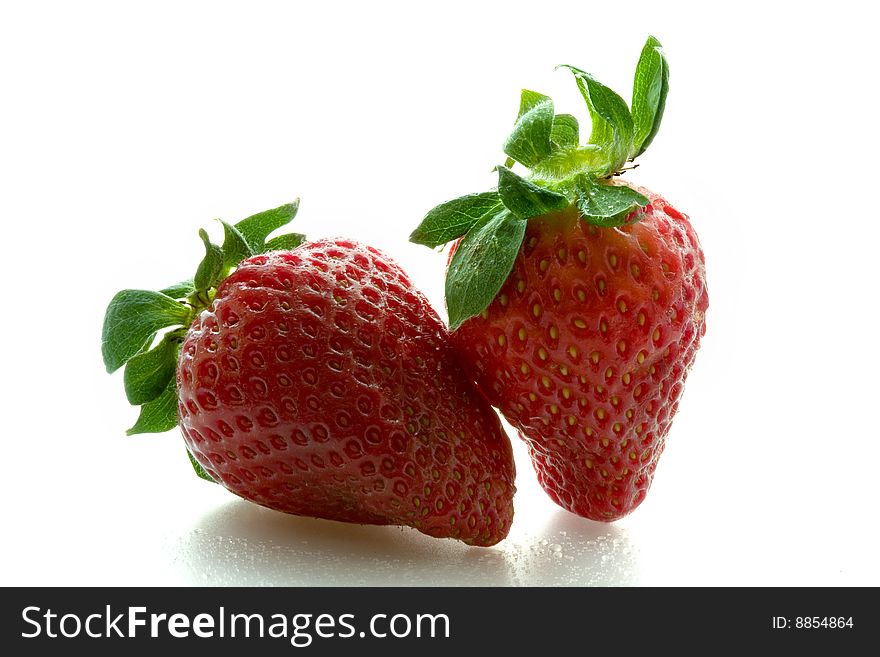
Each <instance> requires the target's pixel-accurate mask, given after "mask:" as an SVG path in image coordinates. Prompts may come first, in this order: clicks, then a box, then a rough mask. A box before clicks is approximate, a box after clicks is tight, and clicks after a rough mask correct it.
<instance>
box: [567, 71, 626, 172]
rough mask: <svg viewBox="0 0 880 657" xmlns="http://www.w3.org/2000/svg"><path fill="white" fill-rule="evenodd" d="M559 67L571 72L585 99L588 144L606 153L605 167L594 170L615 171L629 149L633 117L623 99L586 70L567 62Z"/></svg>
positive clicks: (624, 160) (623, 160)
mask: <svg viewBox="0 0 880 657" xmlns="http://www.w3.org/2000/svg"><path fill="white" fill-rule="evenodd" d="M561 68H567V69H568V70H570V71H571V72H572V74H574V78H575V80H576V82H577V85H578V88H579V89H580V90H581V95H583V97H584V100H585V101H586V102H587V107H588V108H589V110H590V118H591V119H592V120H593V130H592V132H591V133H590V143H591V144H596V145H597V146H599V147H601V148H602V150H604V151H605V153H606V154H607V158H608V160H607V166H606V170H604V171H600V172H597V173H599V174H601V175H604V174H608V173H612V172H614V171H617V170H618V169H619V168H620V167H621V166H623V163H624V162H626V158H627V157H628V156H629V153H630V151H631V149H632V140H633V119H632V115H631V114H630V113H629V107H627V105H626V101H624V100H623V98H621V97H620V96H618V95H617V94H616V93H614V92H613V91H612V90H611V89H609V88H608V87H606V86H605V85H604V84H601V83H600V82H598V81H597V80H596V79H595V78H594V77H593V76H592V75H590V74H589V73H587V72H586V71H582V70H581V69H579V68H575V67H574V66H568V65H563V66H562V67H561Z"/></svg>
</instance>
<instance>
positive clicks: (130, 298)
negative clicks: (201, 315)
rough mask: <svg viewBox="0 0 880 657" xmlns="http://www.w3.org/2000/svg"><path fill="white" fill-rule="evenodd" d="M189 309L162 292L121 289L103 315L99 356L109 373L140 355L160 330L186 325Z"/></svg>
mask: <svg viewBox="0 0 880 657" xmlns="http://www.w3.org/2000/svg"><path fill="white" fill-rule="evenodd" d="M189 319H190V311H189V308H187V307H186V306H184V305H183V304H182V303H180V302H178V301H175V300H174V299H172V298H171V297H169V296H167V295H165V294H162V293H161V292H150V291H148V290H122V292H119V293H118V294H117V295H116V296H114V297H113V299H112V300H111V301H110V305H109V306H107V313H106V314H105V315H104V329H103V331H102V334H101V353H102V354H103V356H104V366H105V367H106V368H107V371H108V372H115V371H116V370H118V369H119V368H120V367H122V366H123V365H124V364H125V362H126V361H127V360H129V359H130V358H131V357H132V356H134V355H135V354H138V353H140V352H141V350H142V349H143V348H144V347H146V346H147V345H148V344H149V343H150V342H152V340H153V336H155V335H156V332H157V331H158V330H159V329H162V328H165V327H166V326H175V325H185V324H188V323H189Z"/></svg>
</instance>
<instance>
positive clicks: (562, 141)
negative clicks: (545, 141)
mask: <svg viewBox="0 0 880 657" xmlns="http://www.w3.org/2000/svg"><path fill="white" fill-rule="evenodd" d="M580 139H581V137H580V127H579V126H578V120H577V119H576V118H574V117H573V116H572V115H571V114H557V115H556V116H555V117H554V118H553V129H552V130H551V131H550V141H552V142H553V145H554V146H556V148H557V149H563V148H571V147H574V146H577V145H578V142H580Z"/></svg>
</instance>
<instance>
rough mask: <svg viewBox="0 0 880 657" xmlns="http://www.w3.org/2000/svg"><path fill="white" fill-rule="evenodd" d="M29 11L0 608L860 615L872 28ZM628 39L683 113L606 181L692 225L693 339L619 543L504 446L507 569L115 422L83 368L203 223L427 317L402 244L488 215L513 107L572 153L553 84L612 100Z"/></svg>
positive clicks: (10, 111)
mask: <svg viewBox="0 0 880 657" xmlns="http://www.w3.org/2000/svg"><path fill="white" fill-rule="evenodd" d="M49 4H51V5H52V8H51V10H44V9H42V8H41V7H42V5H41V6H37V5H20V6H17V7H10V6H7V5H4V7H3V8H2V9H0V61H4V62H7V64H8V63H9V62H14V65H12V66H9V65H7V66H4V70H3V71H2V73H0V75H2V82H3V88H4V97H5V99H6V100H4V102H3V103H2V104H0V144H2V147H0V187H2V192H0V217H2V218H3V227H2V229H0V234H2V236H3V237H2V244H3V246H4V249H3V252H4V253H3V257H2V258H0V274H2V276H0V280H2V281H3V285H4V289H5V291H4V294H3V306H2V307H3V311H2V312H3V315H2V317H3V320H2V322H0V344H2V345H3V348H4V349H3V361H2V364H3V367H2V372H3V376H2V377H0V393H2V394H0V404H2V413H0V417H2V422H0V439H2V445H3V447H2V450H0V454H2V469H0V499H2V500H3V502H2V504H3V507H2V510H3V514H2V521H0V522H2V536H3V537H2V540H0V584H4V585H7V584H22V585H41V584H114V585H136V584H146V585H152V584H209V585H223V584H228V585H233V584H242V585H285V584H304V585H312V584H340V585H363V584H392V585H398V584H400V585H410V584H455V585H458V584H461V585H475V584H486V585H520V584H527V585H554V584H560V585H602V584H610V585H635V584H642V585H654V584H697V585H704V584H705V585H714V584H732V585H739V584H770V585H776V584H796V585H809V584H819V585H825V584H845V585H858V584H873V585H880V566H878V560H877V558H876V555H877V554H878V552H880V539H878V529H877V508H878V502H880V499H878V497H880V496H878V492H877V491H878V484H877V464H878V463H880V429H878V421H877V412H876V408H877V401H876V397H877V394H878V392H880V388H878V374H877V373H878V372H880V357H878V352H877V344H876V341H877V335H878V325H880V324H878V319H880V312H878V306H877V299H878V294H877V290H876V281H877V272H876V262H877V245H878V244H880V229H878V222H877V210H876V202H874V200H873V196H874V190H875V189H876V186H877V180H878V177H880V170H878V165H877V163H876V162H877V158H876V157H874V156H873V153H876V152H877V150H878V146H880V144H878V143H877V141H878V139H877V131H876V130H875V129H874V128H873V125H874V123H875V122H876V117H875V116H874V115H873V114H872V113H871V112H873V108H876V107H877V105H878V103H877V90H876V88H875V87H876V85H871V84H870V83H868V82H867V81H868V80H873V78H874V77H875V76H874V72H873V62H874V61H875V60H876V56H875V53H874V51H873V50H872V48H873V46H872V45H871V44H873V42H874V35H873V33H872V32H871V30H872V29H873V28H872V25H873V23H872V22H871V21H869V20H867V19H866V18H865V16H863V15H862V12H863V9H864V7H865V6H866V5H865V3H856V2H853V3H849V2H840V3H835V9H834V11H833V12H832V11H830V10H829V11H827V12H826V11H825V10H822V9H818V8H807V9H800V8H799V9H798V10H797V11H789V10H786V9H784V8H778V7H777V6H776V5H771V4H768V3H760V4H759V3H755V4H750V3H741V5H738V8H737V10H736V13H735V15H734V14H731V15H725V14H724V12H723V11H722V10H719V9H717V8H711V7H709V6H708V5H704V4H700V3H694V4H692V5H689V6H687V5H686V3H682V4H681V5H678V4H677V5H674V6H672V5H667V4H666V3H663V4H664V6H662V7H661V6H659V5H658V3H644V4H643V3H638V2H631V3H628V5H627V7H628V10H627V18H626V20H621V19H620V17H619V7H616V6H612V5H609V6H607V7H605V8H604V9H600V8H598V7H597V6H594V5H589V6H588V5H587V4H585V3H581V2H578V3H565V2H560V3H554V5H553V11H552V12H551V11H549V10H546V9H542V12H539V13H538V14H535V12H533V11H527V7H531V8H534V7H535V6H536V5H534V3H532V4H529V5H527V6H526V5H524V6H523V7H517V6H515V5H516V3H511V2H505V3H472V2H471V3H464V4H462V5H461V6H458V5H455V6H452V5H450V4H449V3H446V4H444V6H443V7H444V8H443V9H442V10H439V9H436V10H426V9H423V8H420V7H419V6H418V5H415V4H402V3H401V4H397V5H393V6H392V5H382V6H377V5H374V4H373V3H368V4H369V8H367V5H365V4H354V3H353V4H352V5H350V6H347V7H339V6H337V5H336V4H335V3H321V4H320V5H317V4H314V3H311V4H307V5H302V7H299V6H297V5H293V4H291V3H268V2H267V3H259V6H255V7H250V6H248V7H247V8H245V7H244V6H234V5H221V4H217V3H204V4H199V3H187V4H186V5H179V4H178V3H162V2H157V3H153V4H151V5H150V9H149V11H147V10H146V9H144V10H142V11H139V10H137V9H135V8H134V7H133V6H125V5H119V4H118V3H111V2H106V3H98V2H82V3H76V5H71V4H69V3H60V2H58V3H49ZM426 12H428V13H426ZM561 16H562V17H565V18H560V17H561ZM560 24H564V25H565V26H566V28H565V29H566V34H570V35H571V36H567V37H565V38H561V37H560V36H559V34H560V33H559V31H558V29H559V25H560ZM578 25H581V26H586V25H596V26H600V27H601V29H599V28H598V27H597V28H596V29H593V28H589V27H583V28H582V29H580V32H579V28H577V26H578ZM649 32H651V33H654V34H656V35H657V36H658V37H659V38H660V39H661V41H663V43H664V44H665V46H666V49H667V52H668V56H669V59H670V65H671V71H672V72H671V91H670V96H669V102H668V105H667V110H666V117H665V118H664V122H663V128H662V130H661V131H660V134H659V136H658V137H657V139H656V140H655V142H654V143H653V144H652V146H651V149H650V150H649V151H648V153H647V154H646V155H645V156H643V157H642V158H641V159H640V161H641V164H642V166H641V167H640V168H639V169H638V170H637V171H634V172H632V173H631V174H628V175H631V176H632V179H633V180H637V181H638V182H640V183H643V184H645V185H647V186H650V187H652V188H653V189H656V190H657V191H660V192H662V193H663V194H664V195H666V196H667V197H668V198H669V200H670V201H671V202H672V203H673V204H674V205H676V206H677V207H678V208H679V209H681V210H683V211H685V212H687V213H689V214H690V215H691V217H692V219H693V222H694V225H695V226H696V229H697V231H698V233H699V234H700V237H701V240H702V242H703V246H704V248H705V251H706V255H707V262H708V274H709V293H710V308H709V312H708V315H707V321H708V333H707V336H706V338H705V341H704V346H703V349H702V351H701V353H700V354H699V356H698V358H697V363H696V367H695V369H694V370H693V372H692V375H691V378H690V379H689V380H688V384H687V386H686V389H685V394H684V398H683V402H682V404H681V408H680V412H679V416H678V417H677V418H676V420H675V423H674V424H673V428H672V431H671V434H670V442H669V445H668V448H667V451H666V453H665V454H664V456H663V459H662V461H661V463H660V467H659V468H658V471H657V476H656V479H655V484H654V487H653V489H652V491H651V492H650V494H649V496H648V499H647V501H646V502H645V503H644V504H643V505H642V507H641V508H639V509H638V510H637V511H636V512H635V513H634V514H633V515H631V516H629V517H627V518H625V519H624V520H622V521H620V522H618V523H615V524H614V525H602V524H597V523H592V522H589V521H586V520H582V519H580V518H577V517H575V516H573V515H571V514H569V513H567V512H565V511H562V510H560V509H558V508H556V507H555V506H554V505H553V504H552V503H551V502H550V501H549V499H548V498H547V497H546V496H545V495H544V493H543V491H541V490H540V489H539V488H538V486H537V483H536V481H535V478H534V474H533V472H532V471H531V467H530V465H529V463H528V459H527V458H526V457H525V453H524V450H523V447H522V445H521V444H519V443H518V442H517V443H516V454H517V459H518V462H517V464H518V469H519V473H520V475H519V478H518V481H517V486H518V489H519V492H518V493H517V496H516V498H515V504H516V518H515V522H514V525H513V528H512V531H511V534H510V537H509V538H508V539H507V540H505V541H504V542H502V543H501V544H499V545H498V546H497V547H495V548H491V549H481V548H469V547H467V546H464V545H462V544H459V543H456V542H454V541H439V540H435V539H431V538H428V537H426V536H422V535H421V534H418V533H417V532H415V531H413V530H409V529H400V528H393V527H357V526H346V525H342V524H338V523H332V522H327V521H320V520H311V519H305V518H295V517H289V516H285V515H283V514H279V513H275V512H271V511H268V510H265V509H261V508H258V507H255V506H253V505H250V504H247V503H245V502H243V501H240V500H238V499H237V498H235V497H233V496H231V495H230V494H229V493H227V492H225V491H223V490H222V489H220V488H219V487H216V486H212V485H211V484H208V483H205V482H202V481H200V480H197V479H196V478H195V477H194V476H193V475H192V473H191V471H190V469H189V464H188V462H187V459H186V457H185V455H184V451H183V445H182V441H181V439H180V437H179V436H178V435H177V434H176V433H175V432H172V433H168V434H165V435H160V436H139V437H131V438H126V437H125V436H124V430H125V428H126V427H128V426H130V425H131V423H132V422H133V420H134V417H135V412H134V411H133V409H131V408H129V407H128V406H127V404H126V402H125V397H124V395H123V391H122V382H121V376H120V375H116V376H115V377H109V376H107V375H106V374H105V373H104V372H103V368H102V367H101V363H100V353H99V335H100V328H101V321H102V316H103V311H104V307H105V305H106V303H107V301H108V300H109V299H110V297H111V296H112V295H113V293H114V292H115V291H116V290H118V289H120V288H122V287H145V288H159V287H162V286H164V285H166V284H169V283H171V282H173V281H176V280H179V279H181V278H184V277H185V276H187V275H188V274H189V273H190V272H191V271H192V270H193V269H194V267H195V265H196V264H197V262H198V259H199V257H200V254H201V249H202V246H201V244H200V242H199V240H198V239H197V236H196V231H197V229H198V228H199V227H201V226H203V225H210V221H211V218H212V217H215V216H223V217H224V218H226V219H230V220H236V219H238V218H241V217H243V216H246V215H247V214H250V213H252V212H255V211H258V210H262V209H264V208H266V207H270V206H273V205H279V204H281V203H283V202H286V201H289V200H290V199H291V198H293V197H295V196H301V197H302V198H303V203H302V209H301V215H300V217H298V218H297V219H296V225H295V227H296V229H297V230H300V231H302V232H306V233H308V234H310V235H313V236H320V235H333V234H343V235H350V236H353V237H355V238H359V239H362V240H366V241H370V242H371V243H373V244H375V245H377V246H379V247H380V248H382V249H384V250H386V251H387V252H388V253H389V254H391V255H392V256H394V257H395V258H397V259H398V260H399V261H400V262H401V264H402V265H403V266H404V267H405V268H406V269H407V270H408V271H409V272H410V274H411V276H412V278H413V280H414V281H415V282H416V283H417V285H418V286H419V287H421V288H422V289H424V290H425V292H426V293H427V294H428V296H429V298H431V300H432V301H433V302H434V303H435V304H436V306H437V307H438V308H442V269H443V264H444V256H443V255H442V254H432V253H430V252H429V251H427V250H425V249H424V248H423V247H418V246H415V245H410V244H407V243H406V241H405V239H406V236H407V235H408V233H409V231H410V230H411V229H412V228H413V227H414V225H415V224H416V223H417V222H418V220H419V219H420V217H421V216H422V214H423V213H424V212H425V211H426V210H427V209H428V208H430V207H432V206H433V205H434V204H436V203H438V202H440V201H443V200H445V199H448V198H450V197H454V196H457V195H460V194H464V193H468V192H473V191H480V190H482V189H484V188H487V187H488V186H490V185H492V184H493V177H492V174H491V172H490V169H491V167H492V166H493V165H494V164H496V163H497V162H498V161H500V160H499V154H500V150H499V146H500V144H501V143H502V141H503V139H504V137H505V136H506V134H507V131H508V130H509V128H510V125H511V124H512V121H513V118H514V116H515V113H516V107H517V103H518V92H519V89H520V88H521V87H523V86H527V87H530V88H533V89H537V90H540V91H542V92H544V93H548V94H550V95H552V96H553V97H554V98H555V99H556V100H557V107H558V111H567V112H571V113H574V114H576V115H577V116H578V117H579V118H581V119H582V125H583V124H584V123H585V118H584V117H585V111H584V108H583V105H582V102H581V101H580V99H579V98H578V96H577V92H576V90H575V88H574V85H573V84H572V82H571V80H570V79H569V78H568V77H566V76H565V75H564V73H562V72H557V73H554V72H553V67H554V65H556V64H558V63H571V64H575V65H579V66H581V67H583V68H586V69H587V70H590V71H591V72H593V73H595V75H596V76H597V77H598V78H599V79H601V80H603V81H605V82H607V83H608V84H609V85H610V86H613V87H615V88H617V89H619V90H620V91H623V92H626V91H627V90H628V89H629V85H630V84H631V82H630V80H631V75H632V68H633V66H634V64H635V61H636V58H637V55H638V52H639V49H640V48H641V45H642V43H643V41H644V38H645V36H646V35H647V34H648V33H649ZM526 33H527V34H528V43H529V47H528V48H524V47H521V46H519V45H517V39H518V38H525V37H524V36H523V35H525V34H526ZM578 34H580V36H577V35H578ZM815 35H822V38H821V39H819V38H813V37H814V36H815ZM450 44H454V47H453V46H451V45H450ZM624 95H625V96H626V95H628V94H627V93H624ZM582 132H586V130H583V131H582ZM583 136H585V135H582V137H583ZM216 228H217V226H214V227H213V228H212V230H214V231H215V232H214V234H215V235H217V232H216ZM511 438H512V439H513V440H514V441H516V438H515V437H514V436H513V433H512V432H511Z"/></svg>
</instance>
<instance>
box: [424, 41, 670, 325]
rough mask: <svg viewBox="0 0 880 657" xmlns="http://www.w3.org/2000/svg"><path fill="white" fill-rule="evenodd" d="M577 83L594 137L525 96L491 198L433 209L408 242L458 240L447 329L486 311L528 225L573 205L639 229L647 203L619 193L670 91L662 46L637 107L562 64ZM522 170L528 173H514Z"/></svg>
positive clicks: (650, 51) (648, 63) (643, 64)
mask: <svg viewBox="0 0 880 657" xmlns="http://www.w3.org/2000/svg"><path fill="white" fill-rule="evenodd" d="M558 68H565V69H568V70H569V71H570V72H571V73H572V75H573V76H574V79H575V82H576V84H577V86H578V89H580V92H581V95H582V96H583V98H584V101H585V102H586V104H587V109H588V111H589V115H590V121H591V126H592V127H591V131H590V138H589V140H588V141H587V142H586V143H585V144H581V143H580V128H579V125H578V121H577V119H576V118H575V117H573V116H571V115H570V114H556V113H555V109H554V106H553V100H552V99H551V98H549V97H548V96H545V95H543V94H540V93H537V92H535V91H529V90H527V89H524V90H523V92H522V95H521V97H520V107H519V114H518V115H517V118H516V122H515V123H514V126H513V130H512V132H511V133H510V136H509V137H508V138H507V139H506V140H505V142H504V153H505V154H506V155H507V160H506V161H505V163H504V166H498V167H496V168H495V170H496V171H497V172H498V184H497V186H496V188H495V189H492V190H490V191H488V192H482V193H479V194H469V195H467V196H462V197H460V198H457V199H454V200H452V201H447V202H446V203H442V204H440V205H438V206H437V207H435V208H434V209H433V210H431V211H430V212H428V214H427V215H425V217H424V219H423V220H422V222H421V223H420V224H419V226H418V227H417V228H416V229H415V230H414V231H413V233H412V235H410V241H412V242H415V243H416V244H423V245H425V246H428V247H430V248H437V247H440V246H442V245H444V244H446V243H448V242H451V241H453V240H456V239H459V238H461V243H460V244H459V245H458V248H457V249H456V251H455V254H454V255H453V256H452V259H451V261H450V263H449V269H448V271H447V274H446V307H447V309H448V311H449V326H450V328H451V329H452V330H455V329H456V328H458V327H459V326H460V325H461V324H462V323H463V322H464V321H465V320H467V319H469V318H470V317H473V316H475V315H478V314H479V313H481V312H482V311H483V310H485V309H486V308H487V307H488V305H489V304H490V303H491V302H492V300H493V299H494V298H495V295H497V294H498V292H499V290H500V289H501V286H502V285H503V284H504V281H505V280H506V279H507V276H508V275H509V274H510V271H511V270H512V269H513V263H514V260H515V259H516V256H517V254H518V253H519V249H520V246H521V245H522V241H523V238H524V236H525V228H526V223H527V221H528V220H529V219H530V218H532V217H538V216H543V215H546V214H549V213H552V212H555V211H560V210H564V209H566V208H568V207H569V206H572V205H573V206H575V207H576V208H577V211H578V214H579V216H580V218H581V219H582V220H584V221H586V222H588V223H590V224H593V225H596V226H601V227H605V228H609V227H615V226H622V225H624V224H626V223H632V222H635V221H639V220H640V219H641V216H642V214H641V213H640V212H638V210H639V208H642V207H645V206H646V205H647V204H648V199H647V198H646V197H645V196H643V195H642V194H640V193H638V192H636V191H635V190H633V189H631V188H630V187H627V186H624V185H615V184H614V182H613V178H614V177H615V176H618V175H620V174H621V173H622V172H623V171H624V170H625V165H626V163H627V162H632V161H633V160H635V158H637V157H638V156H639V155H641V154H642V153H644V152H645V149H646V148H647V147H648V146H649V145H650V143H651V142H652V141H653V140H654V137H655V136H656V134H657V130H658V129H659V127H660V121H661V119H662V118H663V110H664V108H665V106H666V94H667V92H668V90H669V67H668V65H667V62H666V57H665V55H664V53H663V49H662V47H661V45H660V42H659V41H658V40H657V39H655V38H654V37H652V36H651V37H648V40H647V42H646V43H645V46H644V48H643V49H642V53H641V57H640V58H639V61H638V64H637V65H636V72H635V80H634V83H633V94H632V104H631V105H627V103H626V101H625V100H623V98H621V97H620V96H619V95H618V94H616V93H615V92H614V91H612V90H611V89H609V88H608V87H606V86H605V85H603V84H601V83H600V82H599V81H597V80H596V79H595V78H594V77H593V76H592V75H590V74H589V73H587V72H586V71H583V70H581V69H579V68H575V67H573V66H568V65H563V66H560V67H558ZM516 163H519V164H521V165H522V166H524V167H526V168H527V169H529V172H528V173H527V174H526V175H525V176H520V175H518V174H516V173H514V172H513V171H512V170H511V168H512V167H513V166H515V164H516Z"/></svg>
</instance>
